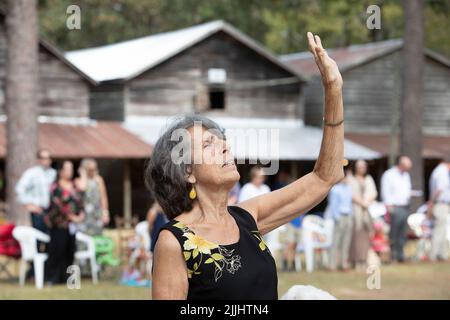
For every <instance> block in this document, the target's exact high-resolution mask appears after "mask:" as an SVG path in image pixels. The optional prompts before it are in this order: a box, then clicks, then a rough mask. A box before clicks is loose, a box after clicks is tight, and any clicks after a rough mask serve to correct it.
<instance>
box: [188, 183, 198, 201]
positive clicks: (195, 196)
mask: <svg viewBox="0 0 450 320" xmlns="http://www.w3.org/2000/svg"><path fill="white" fill-rule="evenodd" d="M195 198H197V192H196V191H195V188H194V186H192V189H191V191H189V199H191V200H194V199H195Z"/></svg>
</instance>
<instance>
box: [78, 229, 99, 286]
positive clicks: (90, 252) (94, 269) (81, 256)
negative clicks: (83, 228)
mask: <svg viewBox="0 0 450 320" xmlns="http://www.w3.org/2000/svg"><path fill="white" fill-rule="evenodd" d="M75 238H76V239H77V241H79V242H82V243H84V244H85V246H86V249H85V250H79V251H76V252H75V260H77V261H78V262H80V261H85V260H89V263H90V265H91V275H92V283H94V284H97V283H98V271H99V266H98V264H97V259H96V257H95V241H94V238H93V237H91V236H88V235H87V234H85V233H83V232H80V231H78V232H77V233H76V234H75Z"/></svg>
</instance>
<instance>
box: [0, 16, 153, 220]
mask: <svg viewBox="0 0 450 320" xmlns="http://www.w3.org/2000/svg"><path fill="white" fill-rule="evenodd" d="M0 13H1V12H0ZM4 23H5V21H4V15H2V14H0V159H1V160H0V170H2V171H3V172H4V158H5V155H6V152H7V150H6V140H5V139H6V132H5V131H6V126H5V123H6V121H7V117H6V115H5V111H4V109H5V108H4V107H5V106H4V103H5V101H4V87H5V76H6V63H7V61H6V56H7V41H6V31H5V25H4ZM97 84H98V83H97V81H95V80H93V79H92V78H90V77H89V76H88V75H86V74H85V73H83V72H82V71H81V70H79V69H78V68H77V67H76V66H74V65H73V64H72V63H71V62H69V61H68V60H67V59H66V58H65V57H64V54H63V53H62V52H60V51H59V50H58V49H57V48H56V47H54V46H53V45H51V44H49V43H48V42H46V41H44V40H42V39H41V40H40V41H39V85H40V86H39V96H38V99H39V118H38V122H39V144H40V147H43V148H47V149H49V150H50V151H51V153H52V157H53V158H54V159H55V160H56V161H61V160H63V159H69V160H72V161H73V162H74V163H75V165H77V164H78V163H79V162H80V160H81V159H82V158H85V157H90V158H95V159H97V160H98V162H99V169H100V171H101V174H102V175H104V176H105V181H106V183H107V186H109V185H112V184H114V185H115V186H116V187H115V188H108V195H109V199H110V202H111V213H112V214H113V215H116V216H122V215H123V214H124V213H126V214H127V216H128V221H129V220H130V217H131V212H132V200H133V199H132V197H133V196H132V193H131V189H132V188H133V187H134V186H135V185H138V186H140V185H142V182H141V181H142V179H136V177H134V176H135V175H137V174H136V173H134V172H132V171H131V170H130V164H131V163H134V162H136V161H137V160H140V159H144V158H147V157H148V156H149V155H150V152H151V146H150V145H149V144H147V143H145V142H144V141H142V140H141V139H140V138H139V137H137V136H136V135H134V134H132V133H130V132H129V131H128V130H126V129H124V128H123V127H122V126H121V123H119V122H112V121H95V120H92V119H91V118H90V94H91V88H93V87H95V86H96V85H97ZM111 172H114V175H112V174H111ZM140 172H141V171H140ZM140 172H139V173H140ZM3 192H4V190H2V193H3ZM2 198H3V199H4V194H2Z"/></svg>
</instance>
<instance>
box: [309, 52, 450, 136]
mask: <svg viewBox="0 0 450 320" xmlns="http://www.w3.org/2000/svg"><path fill="white" fill-rule="evenodd" d="M400 68H401V51H397V52H394V53H392V54H389V55H387V56H384V57H382V58H379V59H376V60H373V61H371V62H369V63H367V64H364V65H361V66H358V67H355V68H353V69H350V70H348V71H345V72H343V78H344V89H343V97H344V107H345V129H346V131H348V132H365V133H389V132H390V130H391V129H390V128H391V121H392V117H393V116H394V108H395V107H397V108H400V104H401V98H400V94H401V69H400ZM423 81H424V90H425V94H424V118H423V130H424V133H426V134H438V135H440V134H442V135H445V134H450V68H448V67H446V66H444V65H442V64H440V63H437V62H435V61H434V60H432V59H430V58H426V60H425V72H424V80H423ZM305 91H306V93H305V122H306V123H307V124H310V125H318V126H320V125H321V123H322V117H323V89H322V85H321V82H320V80H319V79H318V78H313V79H312V81H311V82H310V83H308V85H307V86H306V88H305ZM399 117H400V121H401V112H400V114H399Z"/></svg>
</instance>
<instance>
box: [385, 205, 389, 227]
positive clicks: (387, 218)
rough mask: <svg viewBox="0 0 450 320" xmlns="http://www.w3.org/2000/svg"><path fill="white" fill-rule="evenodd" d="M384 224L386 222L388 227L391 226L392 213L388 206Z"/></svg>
mask: <svg viewBox="0 0 450 320" xmlns="http://www.w3.org/2000/svg"><path fill="white" fill-rule="evenodd" d="M384 222H386V223H387V224H388V225H390V224H391V212H390V211H389V208H388V206H386V214H385V215H384Z"/></svg>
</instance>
